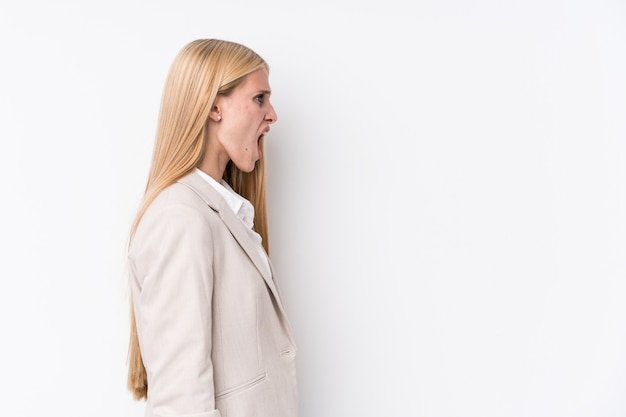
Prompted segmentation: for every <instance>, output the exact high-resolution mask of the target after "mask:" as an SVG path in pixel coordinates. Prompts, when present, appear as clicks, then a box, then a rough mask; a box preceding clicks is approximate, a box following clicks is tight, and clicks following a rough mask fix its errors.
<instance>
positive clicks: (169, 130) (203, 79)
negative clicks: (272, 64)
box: [128, 39, 269, 400]
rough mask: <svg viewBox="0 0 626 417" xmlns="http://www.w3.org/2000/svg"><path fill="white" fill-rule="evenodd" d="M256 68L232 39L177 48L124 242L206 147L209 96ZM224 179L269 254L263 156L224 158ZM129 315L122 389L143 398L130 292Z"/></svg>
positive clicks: (257, 60)
mask: <svg viewBox="0 0 626 417" xmlns="http://www.w3.org/2000/svg"><path fill="white" fill-rule="evenodd" d="M261 67H265V68H266V69H268V71H269V68H268V65H267V63H266V62H265V61H264V60H263V59H262V58H261V57H260V56H259V55H258V54H256V53H255V52H254V51H252V50H251V49H249V48H247V47H245V46H243V45H240V44H237V43H234V42H229V41H223V40H218V39H198V40H195V41H192V42H190V43H189V44H187V45H186V46H185V47H183V48H182V49H181V51H180V52H179V53H178V55H177V56H176V58H175V59H174V62H173V63H172V66H171V67H170V70H169V74H168V76H167V80H166V82H165V88H164V91H163V97H162V100H161V109H160V114H159V120H158V125H157V131H156V140H155V145H154V152H153V155H152V164H151V166H150V172H149V175H148V182H147V185H146V189H145V193H144V196H143V199H142V201H141V204H140V206H139V210H138V212H137V216H136V217H135V220H134V222H133V224H132V227H131V231H130V241H132V238H133V236H134V234H135V231H136V230H137V227H138V226H139V223H140V221H141V218H142V217H143V215H144V213H145V212H146V210H147V208H148V206H150V204H151V203H152V202H153V201H154V199H155V198H156V196H157V195H158V194H159V193H160V192H161V191H163V190H164V189H165V188H166V187H168V186H170V185H172V184H174V183H175V182H176V181H178V180H179V179H180V178H182V177H183V176H185V175H186V174H188V173H190V172H191V171H192V170H193V169H194V168H195V167H196V166H197V165H198V164H199V162H200V161H201V159H202V157H203V155H204V150H205V146H206V138H207V129H208V124H207V123H206V122H207V119H208V117H209V112H210V110H211V107H212V106H213V103H214V102H215V98H216V97H217V96H218V95H228V94H230V92H232V91H233V89H235V88H236V87H237V86H238V85H239V84H241V82H242V81H243V80H244V79H245V77H246V76H247V75H248V74H250V73H252V72H254V71H255V70H257V69H259V68H261ZM224 179H225V180H226V181H227V182H228V183H229V184H230V186H231V187H232V188H233V189H234V190H235V191H236V192H237V193H239V194H240V195H242V196H243V197H244V198H246V199H248V200H250V202H251V203H252V204H253V205H254V209H255V214H254V225H255V226H254V228H255V230H256V232H257V233H259V234H260V235H261V237H262V238H263V245H264V247H265V250H266V251H267V252H268V253H269V236H268V226H267V207H266V204H265V163H264V161H263V159H260V160H259V161H257V163H256V166H255V168H254V170H253V171H252V172H249V173H246V172H243V171H241V170H239V169H238V168H237V167H236V166H235V165H234V164H233V163H232V162H229V163H228V165H227V166H226V170H225V172H224ZM130 314H131V322H130V326H131V328H130V343H129V348H128V389H129V390H130V391H131V392H132V393H133V396H134V398H135V399H137V400H139V399H146V398H147V397H148V378H147V375H146V368H145V367H144V364H143V360H142V357H141V351H140V348H139V339H138V335H137V325H136V321H135V312H134V308H133V299H132V293H131V297H130Z"/></svg>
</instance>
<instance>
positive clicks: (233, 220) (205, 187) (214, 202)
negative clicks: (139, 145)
mask: <svg viewBox="0 0 626 417" xmlns="http://www.w3.org/2000/svg"><path fill="white" fill-rule="evenodd" d="M178 182H179V183H181V184H183V185H185V186H187V187H189V188H190V189H191V190H192V191H194V192H195V193H196V194H197V195H198V196H199V197H200V198H201V199H202V200H203V201H204V202H205V203H206V204H207V205H208V206H209V207H210V208H211V209H212V210H213V211H215V212H217V213H218V214H219V216H220V218H221V219H222V221H223V222H224V224H225V225H226V227H227V228H228V230H230V233H231V234H232V235H233V237H234V238H235V240H237V243H239V246H241V247H242V249H243V250H244V252H245V253H246V255H248V257H249V258H250V260H251V261H252V263H253V264H254V266H255V267H256V269H257V270H258V271H259V273H260V274H261V276H262V277H263V279H264V280H265V283H266V284H267V286H268V287H269V289H270V290H271V291H272V294H273V295H274V298H275V299H276V301H277V304H278V305H279V307H280V310H281V312H283V314H284V309H283V306H282V302H281V299H280V294H279V292H278V288H277V287H276V285H275V283H274V280H273V279H272V275H273V273H274V271H273V268H272V263H271V262H269V265H270V271H267V268H265V264H264V262H263V260H262V258H261V255H260V254H259V252H258V250H257V246H256V243H255V242H254V241H253V240H252V238H251V237H250V235H249V234H248V230H246V226H245V225H244V224H243V223H242V222H241V220H240V219H239V217H237V215H236V214H235V213H233V211H232V210H231V208H230V207H229V206H228V204H227V203H226V201H225V200H224V198H223V197H222V196H221V195H220V193H218V192H217V190H215V188H213V186H212V185H211V184H209V183H208V182H207V181H205V180H204V179H203V178H202V177H200V175H198V174H197V173H196V172H191V173H190V174H188V175H186V176H184V177H182V178H181V179H179V180H178ZM268 261H269V259H268Z"/></svg>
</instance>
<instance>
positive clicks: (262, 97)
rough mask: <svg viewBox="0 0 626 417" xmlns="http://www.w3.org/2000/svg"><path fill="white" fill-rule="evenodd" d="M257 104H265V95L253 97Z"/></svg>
mask: <svg viewBox="0 0 626 417" xmlns="http://www.w3.org/2000/svg"><path fill="white" fill-rule="evenodd" d="M254 99H255V100H256V102H257V103H259V104H263V103H265V93H261V94H259V95H258V96H256V97H254Z"/></svg>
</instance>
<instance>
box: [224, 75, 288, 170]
mask: <svg viewBox="0 0 626 417" xmlns="http://www.w3.org/2000/svg"><path fill="white" fill-rule="evenodd" d="M270 94H271V90H270V85H269V81H268V73H267V70H266V69H265V68H260V69H258V70H256V71H254V72H253V73H251V74H249V75H248V76H247V77H246V79H245V80H244V81H243V82H242V83H241V84H239V85H238V86H237V87H236V88H235V89H234V90H233V91H232V92H231V94H230V95H228V96H218V97H217V99H216V100H215V105H214V107H213V111H212V119H213V120H217V119H218V118H219V121H217V123H213V128H214V132H215V138H214V139H215V141H216V142H217V144H218V146H219V148H220V149H221V151H222V152H225V153H226V155H227V156H228V158H229V159H230V160H231V161H233V163H234V164H235V166H237V168H239V169H240V170H242V171H244V172H250V171H252V170H253V169H254V165H255V163H256V161H258V160H259V159H260V158H261V156H262V155H261V141H262V140H263V137H264V136H265V134H266V133H267V132H269V130H270V124H272V123H274V122H276V112H275V111H274V107H272V105H271V104H270Z"/></svg>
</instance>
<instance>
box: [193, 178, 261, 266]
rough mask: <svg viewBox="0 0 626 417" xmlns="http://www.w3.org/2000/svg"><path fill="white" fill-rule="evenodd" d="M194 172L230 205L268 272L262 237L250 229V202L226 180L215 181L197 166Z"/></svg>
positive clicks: (252, 211)
mask: <svg viewBox="0 0 626 417" xmlns="http://www.w3.org/2000/svg"><path fill="white" fill-rule="evenodd" d="M196 172H197V173H198V175H200V177H201V178H203V179H204V180H206V182H208V183H209V184H211V186H213V188H215V190H216V191H217V192H218V193H220V195H221V196H222V198H223V199H224V200H225V201H226V205H227V206H228V207H230V209H231V210H232V211H233V213H235V215H236V216H237V217H238V218H239V220H241V222H242V223H243V224H244V226H246V230H247V231H248V234H249V235H250V237H252V240H253V241H254V242H256V244H257V251H258V252H259V255H261V259H263V263H264V264H265V267H266V268H267V271H268V272H270V264H269V260H268V259H267V253H265V250H264V249H263V244H262V242H263V239H262V238H261V235H259V234H258V233H257V232H255V231H254V230H252V226H254V206H253V205H252V203H250V202H249V201H248V200H246V199H245V198H243V197H242V196H240V195H239V194H237V193H236V192H235V190H233V189H232V188H231V186H230V185H228V183H227V182H226V181H224V180H222V182H221V183H219V182H217V181H215V180H214V179H213V177H211V176H210V175H208V174H206V173H205V172H204V171H202V170H200V169H198V168H196ZM270 275H271V274H270Z"/></svg>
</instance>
